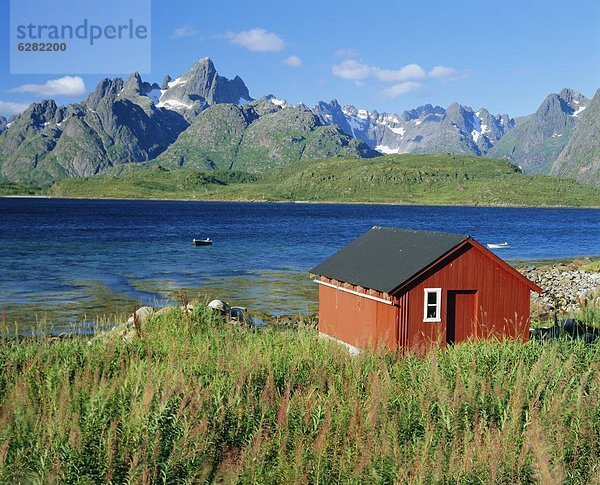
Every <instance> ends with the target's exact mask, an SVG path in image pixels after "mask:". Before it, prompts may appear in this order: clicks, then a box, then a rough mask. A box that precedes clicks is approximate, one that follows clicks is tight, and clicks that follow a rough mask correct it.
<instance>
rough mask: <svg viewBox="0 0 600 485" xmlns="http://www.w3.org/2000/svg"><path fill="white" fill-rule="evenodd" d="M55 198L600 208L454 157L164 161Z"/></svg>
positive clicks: (554, 186)
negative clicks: (233, 168) (195, 165)
mask: <svg viewBox="0 0 600 485" xmlns="http://www.w3.org/2000/svg"><path fill="white" fill-rule="evenodd" d="M50 194H51V195H54V196H60V197H114V198H179V199H198V200H283V201H285V200H302V201H320V202H380V203H409V204H411V203H412V204H468V205H531V206H559V205H561V206H574V207H583V206H593V207H599V206H600V190H599V189H597V188H594V187H589V186H585V185H582V184H579V183H577V182H575V181H573V180H566V179H558V178H554V177H550V176H543V175H524V174H522V173H520V171H519V170H518V169H517V168H516V167H515V166H514V165H511V164H510V163H509V162H506V161H498V160H492V159H487V158H477V157H465V156H452V155H388V156H382V157H377V158H374V159H361V158H330V159H326V160H321V161H310V162H298V163H295V164H291V165H289V166H286V167H281V168H278V169H275V170H273V171H272V172H269V173H266V174H263V175H250V174H246V173H244V172H228V171H217V172H204V171H199V170H194V169H185V168H184V169H174V168H164V167H162V166H136V167H132V166H130V167H128V169H127V170H121V171H120V172H118V173H113V174H110V175H100V176H97V177H92V178H86V179H69V180H63V181H61V182H59V183H57V184H56V185H55V186H53V187H52V189H51V190H50Z"/></svg>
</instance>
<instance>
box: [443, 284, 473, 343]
mask: <svg viewBox="0 0 600 485" xmlns="http://www.w3.org/2000/svg"><path fill="white" fill-rule="evenodd" d="M476 308H477V291H475V290H451V291H448V317H447V318H446V343H448V344H453V343H455V342H462V341H463V340H467V339H468V338H469V337H470V336H472V335H477V313H476Z"/></svg>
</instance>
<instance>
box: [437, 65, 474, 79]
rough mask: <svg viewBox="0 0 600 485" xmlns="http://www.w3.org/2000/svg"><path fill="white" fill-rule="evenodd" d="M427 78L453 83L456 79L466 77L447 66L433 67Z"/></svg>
mask: <svg viewBox="0 0 600 485" xmlns="http://www.w3.org/2000/svg"><path fill="white" fill-rule="evenodd" d="M428 76H429V77H433V78H436V79H443V80H446V81H454V80H456V79H464V78H465V77H467V75H466V74H465V73H463V72H460V71H458V70H457V69H454V68H453V67H447V66H435V67H434V68H433V69H432V70H431V71H429V73H428Z"/></svg>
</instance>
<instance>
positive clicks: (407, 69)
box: [373, 64, 427, 82]
mask: <svg viewBox="0 0 600 485" xmlns="http://www.w3.org/2000/svg"><path fill="white" fill-rule="evenodd" d="M373 73H374V74H375V77H377V79H379V80H380V81H383V82H401V81H408V80H410V79H424V78H425V76H427V74H426V73H425V69H423V68H422V67H421V66H419V65H418V64H407V65H406V66H404V67H401V68H400V69H396V70H394V69H380V68H378V67H375V68H373Z"/></svg>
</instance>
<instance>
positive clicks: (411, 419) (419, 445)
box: [0, 308, 600, 483]
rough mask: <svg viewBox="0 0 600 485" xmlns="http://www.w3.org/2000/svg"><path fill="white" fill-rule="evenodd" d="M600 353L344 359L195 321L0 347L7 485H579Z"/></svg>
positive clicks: (511, 349)
mask: <svg viewBox="0 0 600 485" xmlns="http://www.w3.org/2000/svg"><path fill="white" fill-rule="evenodd" d="M599 362H600V345H599V344H595V345H588V346H586V345H585V344H582V343H576V342H569V341H555V342H545V343H541V342H529V343H527V344H523V343H520V342H498V341H486V342H476V343H467V344H461V345H457V346H454V347H452V348H449V349H446V350H436V349H434V350H432V351H431V352H430V353H429V354H428V355H427V356H426V357H420V356H417V355H412V354H409V355H405V356H397V355H396V354H394V353H386V352H375V353H369V352H367V353H364V354H361V355H360V356H358V357H355V358H352V357H350V356H349V355H348V353H347V352H346V351H345V349H343V348H342V347H341V346H338V345H337V344H335V343H333V342H330V341H328V340H325V339H321V338H318V337H317V335H316V332H314V331H312V330H310V329H299V330H291V329H284V330H275V329H271V330H266V331H264V332H260V333H254V332H252V331H250V330H247V329H244V328H240V327H233V326H229V325H224V324H223V323H221V322H220V321H218V320H216V319H215V317H214V316H213V315H210V314H207V313H205V311H204V310H203V309H200V308H199V309H197V310H196V311H194V312H192V313H191V314H185V313H183V312H182V311H180V310H176V309H174V310H173V311H171V312H170V313H165V314H162V315H159V316H155V317H154V318H153V319H152V320H150V321H149V322H148V323H147V324H144V326H142V328H141V337H134V338H133V339H132V340H131V341H129V342H125V341H122V340H114V341H113V340H110V339H107V338H102V337H101V338H96V339H94V340H92V341H90V342H89V343H88V341H86V340H85V339H77V338H73V339H66V340H61V341H52V340H49V339H44V338H40V339H28V340H24V341H21V342H16V341H3V342H1V343H0V363H1V366H2V372H1V373H0V406H1V412H0V416H1V419H2V426H1V427H0V479H1V480H2V482H3V483H22V482H36V483H37V482H39V483H55V482H60V483H73V482H85V483H98V482H111V483H125V482H131V483H140V482H158V481H161V482H165V483H184V482H185V483H201V482H205V481H207V482H212V481H218V482H221V481H223V482H227V483H230V482H245V483H297V482H309V483H328V482H332V483H339V482H343V483H372V482H377V483H406V482H426V483H441V482H453V483H454V482H461V483H463V482H464V483H532V482H544V483H559V482H563V481H566V482H567V483H590V482H591V481H594V480H595V479H596V478H597V477H598V474H599V473H600V468H599V467H600V464H599V463H598V460H597V457H598V456H600V441H599V440H598V439H597V437H598V435H599V433H600V399H599V398H600V396H599V393H598V389H599V385H600V372H599V371H600V367H599Z"/></svg>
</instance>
